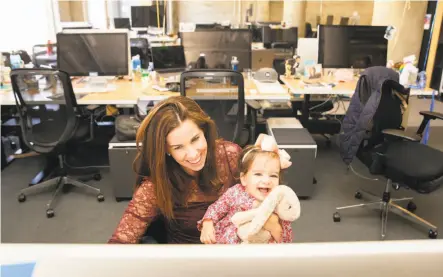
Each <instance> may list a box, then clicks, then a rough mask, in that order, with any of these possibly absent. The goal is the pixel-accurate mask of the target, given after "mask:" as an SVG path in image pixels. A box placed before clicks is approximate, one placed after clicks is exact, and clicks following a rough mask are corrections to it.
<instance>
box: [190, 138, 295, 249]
mask: <svg viewBox="0 0 443 277" xmlns="http://www.w3.org/2000/svg"><path fill="white" fill-rule="evenodd" d="M283 162H287V161H283ZM281 163H282V162H281V157H280V155H279V154H278V152H277V151H266V150H263V148H262V147H260V146H248V147H246V148H245V149H244V150H243V152H242V154H241V156H240V164H239V171H240V181H241V183H240V184H237V185H235V186H233V187H231V188H229V189H228V190H227V191H226V192H225V193H224V194H223V195H222V196H221V197H220V198H219V199H218V200H217V201H216V202H214V203H213V204H212V205H211V206H209V208H208V210H207V211H206V213H205V215H204V216H203V219H202V220H200V221H199V222H198V224H197V228H198V229H199V230H200V231H201V237H200V240H201V242H202V243H205V244H211V243H218V244H238V243H241V239H240V238H239V237H238V236H237V228H236V227H235V226H234V224H233V223H232V222H231V218H232V216H233V215H234V214H235V213H237V212H240V211H247V210H250V209H252V208H255V207H256V206H258V205H259V203H260V202H263V200H264V199H265V198H266V196H267V195H269V193H270V192H271V191H272V189H274V188H275V187H276V186H278V185H279V182H280V171H281ZM278 223H280V224H278ZM264 228H265V229H267V230H268V231H269V232H270V233H271V236H272V237H271V240H270V243H278V242H283V243H291V242H292V227H291V223H290V222H289V221H283V220H280V219H279V218H278V217H277V216H276V215H275V214H274V215H272V216H271V217H270V219H269V220H268V222H267V223H266V224H265V226H264Z"/></svg>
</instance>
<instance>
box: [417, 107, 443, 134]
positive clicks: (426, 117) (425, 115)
mask: <svg viewBox="0 0 443 277" xmlns="http://www.w3.org/2000/svg"><path fill="white" fill-rule="evenodd" d="M420 114H421V115H422V116H423V121H422V122H421V124H420V127H418V130H417V135H419V136H421V135H422V134H423V131H424V130H425V128H426V126H427V125H428V123H429V120H431V119H432V120H434V119H443V114H442V113H437V112H431V111H421V112H420Z"/></svg>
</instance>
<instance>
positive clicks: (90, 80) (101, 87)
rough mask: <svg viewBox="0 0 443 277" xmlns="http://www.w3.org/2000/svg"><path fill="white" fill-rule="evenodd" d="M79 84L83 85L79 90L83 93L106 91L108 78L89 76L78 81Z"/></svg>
mask: <svg viewBox="0 0 443 277" xmlns="http://www.w3.org/2000/svg"><path fill="white" fill-rule="evenodd" d="M78 83H80V84H84V86H82V89H81V90H85V91H96V92H100V91H107V88H108V77H105V76H89V77H83V78H82V79H80V80H79V82H78Z"/></svg>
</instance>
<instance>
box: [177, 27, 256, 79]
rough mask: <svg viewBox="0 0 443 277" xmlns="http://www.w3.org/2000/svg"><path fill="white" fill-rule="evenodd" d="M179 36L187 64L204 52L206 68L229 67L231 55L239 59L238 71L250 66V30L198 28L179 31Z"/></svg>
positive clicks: (193, 61)
mask: <svg viewBox="0 0 443 277" xmlns="http://www.w3.org/2000/svg"><path fill="white" fill-rule="evenodd" d="M180 37H181V40H182V45H183V48H184V50H185V58H186V62H187V63H188V65H189V64H192V63H195V62H196V61H197V59H198V58H199V56H200V54H201V53H204V54H205V60H206V64H207V66H208V68H212V69H215V68H220V69H230V68H231V59H232V57H233V56H236V57H237V59H238V61H239V65H238V68H239V70H240V71H243V69H246V68H249V69H250V68H251V54H252V49H251V44H252V32H251V30H248V29H235V30H233V29H224V30H198V31H195V32H183V33H180Z"/></svg>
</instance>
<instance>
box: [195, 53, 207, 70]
mask: <svg viewBox="0 0 443 277" xmlns="http://www.w3.org/2000/svg"><path fill="white" fill-rule="evenodd" d="M196 68H197V69H201V68H207V66H206V57H205V54H204V53H200V56H199V57H198V59H197V64H196Z"/></svg>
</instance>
